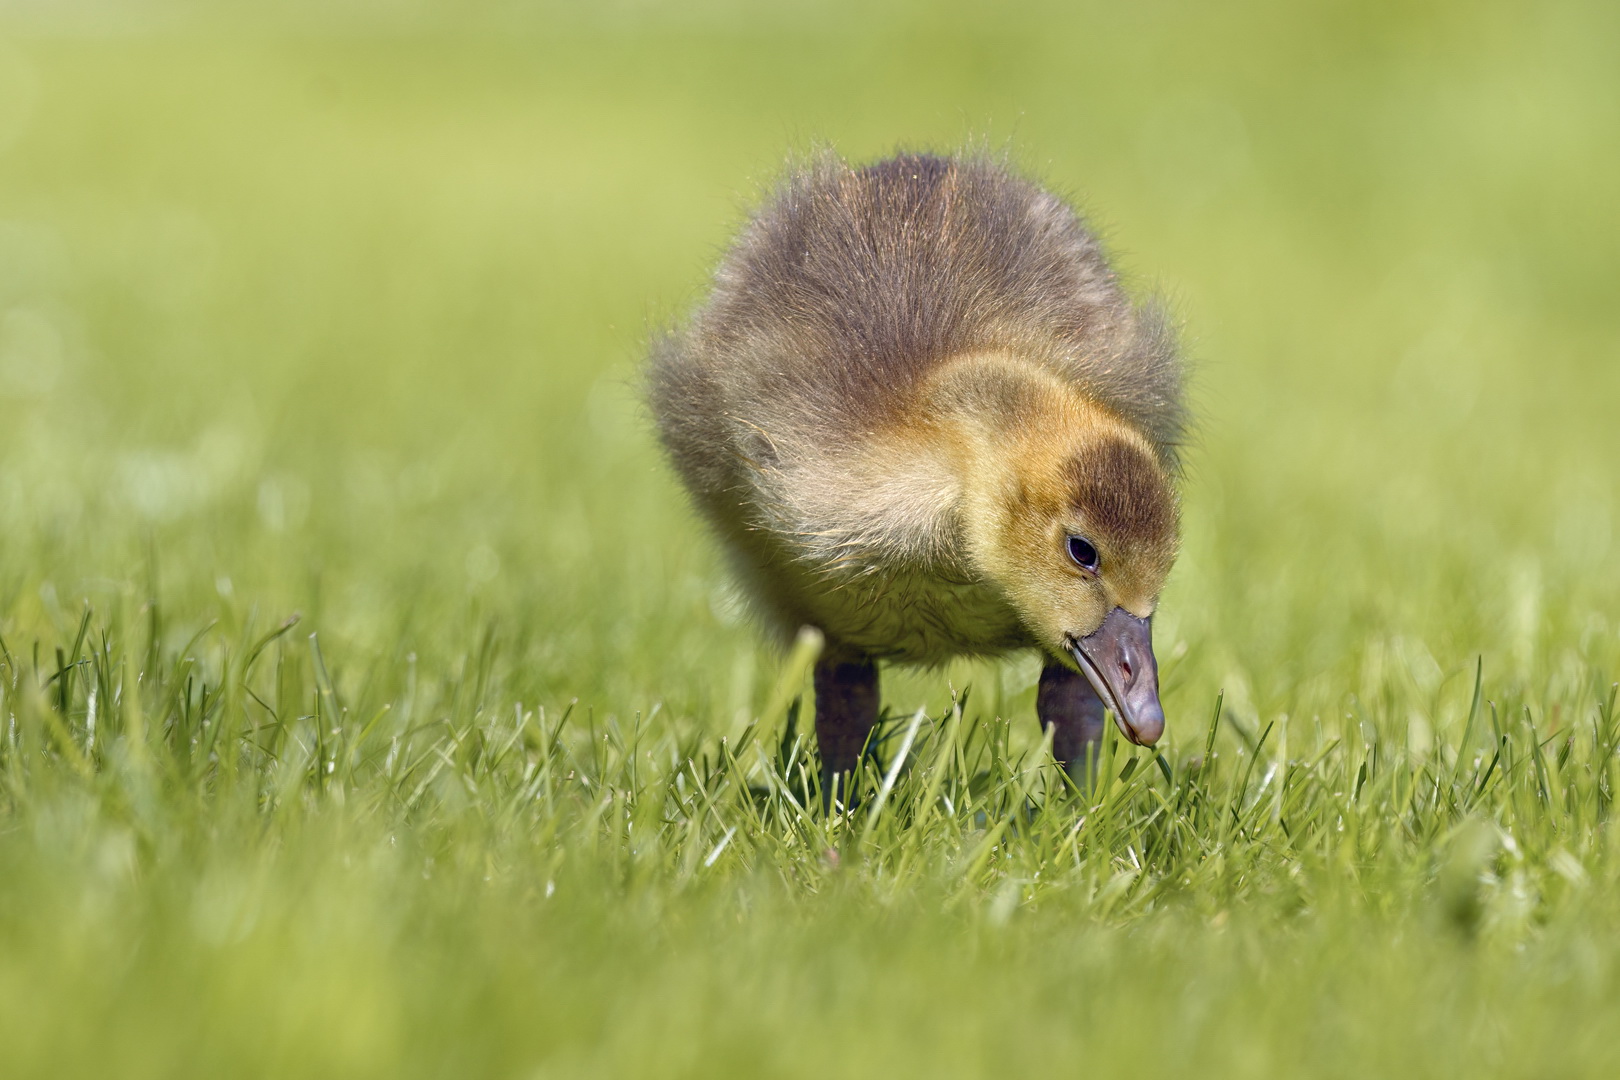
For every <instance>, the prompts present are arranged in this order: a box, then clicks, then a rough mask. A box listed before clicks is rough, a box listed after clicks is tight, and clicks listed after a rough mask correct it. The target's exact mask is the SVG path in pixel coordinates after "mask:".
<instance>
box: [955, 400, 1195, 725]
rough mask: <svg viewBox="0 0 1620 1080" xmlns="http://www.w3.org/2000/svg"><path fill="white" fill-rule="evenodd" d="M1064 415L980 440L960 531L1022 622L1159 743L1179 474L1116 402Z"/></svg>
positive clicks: (1121, 716)
mask: <svg viewBox="0 0 1620 1080" xmlns="http://www.w3.org/2000/svg"><path fill="white" fill-rule="evenodd" d="M1064 414H1065V415H1063V416H1062V417H1061V422H1060V423H1058V424H1056V425H1051V424H1050V421H1052V420H1053V419H1056V418H1053V417H1050V416H1048V417H1047V421H1048V422H1046V423H1037V424H1026V425H1018V426H1016V427H1013V428H1007V429H1002V430H1001V431H999V432H997V433H995V435H994V437H993V438H991V439H990V440H988V442H987V443H986V444H981V448H980V449H981V452H982V453H983V454H984V455H985V456H987V457H988V458H989V460H988V461H987V460H986V457H985V456H981V457H980V464H981V465H982V466H984V467H983V468H981V469H979V470H977V474H978V476H979V478H980V480H981V482H979V483H974V484H971V485H970V486H969V487H968V488H967V490H965V491H964V495H965V496H966V498H965V500H964V502H965V505H964V507H963V509H964V513H963V515H962V526H963V532H964V537H963V539H964V540H965V541H966V544H967V549H968V552H969V554H970V557H971V558H972V559H973V561H974V562H975V563H976V564H977V568H978V570H979V572H980V573H982V574H983V575H985V576H986V577H988V578H990V579H991V580H993V581H995V582H996V583H997V584H998V585H1000V587H1001V589H1002V590H1003V591H1004V592H1005V594H1006V596H1007V597H1008V599H1009V600H1010V602H1011V603H1012V605H1013V607H1014V608H1015V609H1016V610H1017V611H1018V613H1019V615H1020V616H1021V618H1022V621H1023V623H1024V626H1025V628H1026V629H1027V630H1029V632H1030V633H1031V634H1032V635H1033V636H1034V637H1035V638H1036V639H1037V640H1038V641H1040V643H1041V644H1042V645H1043V646H1044V647H1045V648H1046V649H1047V651H1049V652H1051V653H1053V654H1055V655H1057V656H1059V657H1061V658H1062V659H1063V660H1065V661H1066V662H1069V663H1071V664H1073V665H1074V666H1076V667H1078V668H1079V670H1080V671H1081V672H1083V673H1084V674H1085V676H1086V678H1087V679H1088V680H1089V681H1090V682H1091V685H1092V686H1093V688H1095V689H1096V691H1097V694H1098V696H1099V697H1100V698H1101V699H1102V701H1103V702H1104V704H1106V705H1107V706H1108V707H1109V708H1110V709H1112V710H1113V712H1114V717H1115V720H1116V722H1117V723H1118V725H1119V728H1120V731H1121V732H1122V733H1123V734H1124V735H1125V737H1126V738H1128V739H1130V740H1131V741H1132V742H1133V743H1138V744H1141V745H1144V746H1151V745H1153V744H1154V743H1155V742H1157V741H1158V739H1159V736H1160V735H1161V734H1162V733H1163V731H1164V709H1163V707H1162V706H1161V705H1160V703H1159V675H1158V665H1157V662H1156V661H1155V659H1154V656H1153V644H1152V636H1151V635H1152V629H1151V627H1152V618H1153V611H1154V608H1155V607H1156V606H1157V604H1158V600H1159V593H1160V591H1161V590H1162V589H1163V587H1164V583H1165V579H1166V577H1168V576H1169V573H1170V568H1171V565H1172V564H1173V563H1174V562H1175V558H1176V551H1177V546H1178V537H1179V525H1180V513H1179V506H1178V502H1177V498H1176V493H1175V484H1174V481H1173V478H1172V476H1171V474H1170V472H1169V470H1168V469H1167V468H1166V466H1165V465H1164V463H1163V462H1162V461H1161V459H1160V457H1159V455H1157V454H1156V453H1155V452H1154V449H1153V447H1152V445H1151V444H1150V443H1149V442H1148V441H1147V439H1146V438H1144V437H1143V436H1142V435H1141V434H1140V433H1139V432H1138V431H1136V430H1135V429H1134V428H1133V427H1131V426H1130V425H1129V424H1127V423H1126V422H1124V421H1123V420H1121V419H1119V418H1118V417H1116V416H1114V415H1113V414H1112V413H1109V412H1107V411H1106V410H1104V409H1102V408H1100V407H1095V406H1090V405H1087V404H1084V403H1081V404H1080V405H1078V406H1076V407H1072V408H1069V409H1066V410H1064ZM1051 426H1056V427H1058V430H1051Z"/></svg>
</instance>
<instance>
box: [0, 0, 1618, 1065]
mask: <svg viewBox="0 0 1620 1080" xmlns="http://www.w3.org/2000/svg"><path fill="white" fill-rule="evenodd" d="M153 11H157V9H153ZM176 11H177V12H178V13H171V16H162V14H161V12H159V13H157V14H153V13H152V12H148V13H147V15H145V16H143V17H142V19H133V21H132V17H128V16H119V19H120V20H122V21H113V15H114V12H113V11H112V9H106V10H101V9H96V8H83V9H79V13H78V14H77V15H71V16H69V15H62V16H51V15H49V14H48V13H45V12H44V11H43V9H41V10H39V11H35V10H33V9H19V10H17V11H7V12H6V13H5V16H4V20H3V22H0V25H3V27H4V30H0V521H3V522H4V528H3V529H0V640H3V642H4V649H3V650H0V723H3V725H4V731H3V736H4V737H3V738H0V1043H3V1045H4V1046H5V1047H6V1072H7V1073H8V1075H17V1076H25V1075H49V1076H72V1075H79V1074H94V1075H108V1074H113V1075H128V1076H147V1075H150V1076H159V1075H162V1076H174V1075H191V1074H195V1075H219V1074H230V1075H267V1076H268V1075H274V1076H290V1075H296V1076H326V1075H331V1076H345V1077H354V1076H429V1075H436V1076H458V1077H459V1076H483V1075H489V1076H525V1077H532V1076H552V1075H566V1076H591V1075H601V1076H623V1075H637V1074H656V1075H671V1076H674V1075H690V1076H715V1075H730V1074H742V1075H772V1076H775V1075H780V1076H800V1075H805V1076H808V1075H817V1076H824V1075H829V1074H859V1075H865V1074H876V1073H890V1074H895V1075H927V1076H954V1075H983V1074H988V1073H998V1074H1006V1075H1028V1074H1035V1073H1038V1072H1052V1071H1059V1070H1063V1071H1072V1070H1075V1069H1082V1068H1083V1069H1087V1070H1092V1069H1094V1070H1096V1071H1097V1072H1098V1073H1099V1074H1101V1073H1107V1072H1130V1073H1132V1074H1136V1075H1150V1076H1151V1075H1164V1076H1181V1075H1186V1074H1188V1073H1192V1072H1194V1071H1197V1072H1200V1073H1208V1074H1210V1075H1241V1076H1273V1075H1277V1076H1298V1075H1302V1074H1305V1075H1324V1076H1333V1075H1347V1076H1348V1075H1355V1076H1367V1075H1377V1076H1391V1075H1401V1076H1407V1075H1410V1076H1446V1077H1450V1076H1456V1075H1463V1074H1472V1075H1493V1076H1521V1075H1522V1076H1536V1077H1550V1076H1587V1075H1592V1076H1600V1075H1603V1076H1606V1075H1613V1074H1614V1073H1615V1072H1616V1071H1617V1068H1620V1051H1617V1050H1616V1049H1615V1047H1614V1044H1613V1041H1612V1040H1611V1039H1609V1038H1607V1037H1606V1035H1607V1032H1609V1031H1612V1030H1613V1029H1614V1026H1615V1024H1616V1022H1617V1021H1620V1015H1617V1012H1620V1006H1617V1005H1616V1002H1620V993H1617V990H1620V948H1617V947H1616V945H1615V941H1616V940H1617V934H1616V932H1617V931H1620V901H1617V900H1616V899H1615V898H1616V897H1617V896H1620V889H1617V885H1620V848H1617V845H1620V832H1617V826H1616V825H1615V823H1614V821H1615V819H1614V814H1613V801H1614V799H1615V796H1616V780H1617V778H1616V775H1615V773H1616V748H1617V743H1620V717H1617V714H1616V700H1615V689H1614V684H1615V680H1616V678H1617V676H1620V637H1617V635H1620V622H1617V618H1616V614H1615V613H1616V612H1617V611H1620V560H1616V559H1615V558H1614V555H1613V553H1614V534H1615V529H1616V527H1617V524H1620V501H1617V499H1616V496H1615V491H1616V488H1617V483H1616V481H1617V477H1616V468H1617V463H1620V435H1617V434H1616V432H1617V428H1616V425H1615V423H1614V418H1615V407H1616V403H1617V402H1620V374H1617V372H1620V368H1617V367H1616V365H1615V364H1614V362H1613V361H1614V353H1615V348H1616V342H1620V323H1617V321H1616V317H1615V314H1614V310H1613V303H1612V296H1613V290H1614V286H1615V284H1616V282H1617V281H1620V257H1617V255H1616V252H1615V249H1614V247H1613V245H1612V243H1610V242H1609V239H1608V237H1607V235H1606V234H1605V232H1604V230H1603V229H1602V227H1601V223H1602V222H1605V221H1608V220H1612V219H1613V218H1614V215H1615V212H1616V210H1617V209H1620V207H1617V205H1616V204H1617V201H1620V197H1617V196H1616V194H1615V192H1614V190H1613V185H1612V183H1611V182H1610V178H1611V177H1612V176H1613V175H1614V171H1615V166H1616V164H1617V162H1616V160H1615V159H1616V155H1617V154H1620V149H1617V144H1616V143H1615V141H1614V140H1613V139H1612V138H1608V137H1607V135H1606V133H1607V132H1610V131H1612V130H1613V129H1614V126H1615V123H1616V121H1617V119H1620V117H1617V115H1616V111H1617V108H1620V106H1617V105H1616V102H1620V93H1617V92H1616V91H1617V90H1620V86H1617V85H1616V84H1617V82H1620V77H1617V76H1616V74H1615V72H1614V70H1613V65H1612V62H1611V59H1610V58H1611V57H1612V55H1613V53H1614V46H1615V44H1616V43H1617V42H1616V38H1617V36H1620V34H1617V30H1620V27H1617V25H1616V22H1615V19H1614V16H1613V14H1612V13H1610V12H1609V11H1608V10H1607V9H1606V8H1604V7H1602V6H1600V5H1583V4H1575V3H1562V4H1552V5H1546V6H1543V7H1541V8H1538V9H1537V10H1536V11H1534V12H1530V11H1525V10H1520V9H1518V8H1517V7H1515V6H1513V5H1506V4H1491V3H1486V4H1468V5H1462V4H1456V5H1445V4H1440V5H1432V6H1427V7H1425V8H1423V9H1422V10H1421V11H1420V10H1416V9H1412V10H1406V9H1387V10H1378V11H1374V10H1371V9H1351V8H1343V9H1332V10H1326V9H1324V10H1315V11H1307V10H1305V9H1304V8H1298V9H1296V7H1295V6H1292V5H1281V4H1267V3H1258V2H1257V3H1253V4H1247V5H1243V6H1241V7H1229V8H1222V9H1220V10H1215V9H1209V10H1206V9H1205V8H1203V7H1198V6H1188V5H1160V6H1154V7H1133V8H1130V9H1116V8H1115V7H1114V6H1101V7H1097V8H1085V9H1079V8H1070V7H1067V6H1065V7H1063V8H1057V7H1051V8H1045V7H1040V6H1038V5H1027V6H1024V7H1022V8H1020V9H1018V10H1017V11H1011V12H1007V11H1003V12H997V13H995V14H994V15H990V14H979V13H977V12H974V11H972V10H969V9H968V8H966V7H962V8H955V7H945V8H939V9H930V10H928V11H922V10H913V9H910V8H902V7H894V8H892V9H884V10H880V11H869V10H863V9H861V8H859V7H858V6H855V5H838V4H828V5H804V6H801V7H796V8H792V9H781V10H779V11H776V12H775V13H773V14H765V13H763V12H760V11H753V10H751V9H747V8H744V7H742V6H733V5H727V4H722V3H713V4H707V5H696V6H692V7H687V8H682V9H680V10H676V9H665V8H661V7H657V6H649V7H646V8H645V9H640V8H637V9H632V8H630V7H622V8H604V9H600V10H599V11H597V12H596V13H594V14H591V13H586V12H584V11H583V10H581V11H575V10H572V9H565V8H562V7H553V8H548V7H544V6H541V7H539V8H536V9H534V10H531V11H527V12H524V13H514V11H513V10H509V9H505V8H493V7H491V8H477V9H471V11H470V13H469V12H468V11H460V12H458V13H457V14H456V15H454V16H453V17H452V16H450V15H442V16H441V15H437V14H435V13H434V12H433V11H432V10H429V9H426V8H421V9H410V10H403V9H402V10H401V11H399V12H391V11H389V10H385V9H384V8H382V7H375V8H368V9H364V10H362V9H358V8H357V9H355V10H354V11H352V12H350V13H348V14H346V15H343V14H333V13H332V12H331V11H318V10H316V9H314V8H310V9H308V10H306V11H304V12H302V13H296V12H295V13H293V14H290V15H285V16H276V17H275V18H273V19H272V18H271V17H270V16H268V15H256V14H254V13H251V12H248V11H246V10H241V9H237V8H233V7H227V6H220V7H218V8H186V9H176ZM143 20H144V21H143ZM985 135H987V136H988V137H989V138H990V139H991V140H992V141H1000V140H1004V139H1010V140H1011V142H1012V144H1013V145H1014V147H1015V152H1016V153H1017V154H1018V155H1019V157H1020V158H1021V160H1023V161H1024V162H1025V163H1026V164H1027V165H1028V166H1029V167H1030V168H1031V169H1033V170H1034V171H1036V172H1037V173H1039V174H1040V175H1041V176H1043V177H1044V178H1046V179H1047V180H1048V181H1049V182H1051V183H1052V184H1054V185H1055V186H1057V187H1059V188H1061V189H1063V190H1066V191H1069V192H1071V193H1074V194H1076V196H1077V198H1078V199H1079V201H1080V202H1081V203H1082V204H1083V205H1084V206H1085V207H1086V208H1087V209H1088V211H1090V212H1091V214H1092V216H1093V218H1094V219H1095V220H1096V221H1097V222H1098V223H1099V225H1100V226H1101V227H1102V228H1103V229H1104V231H1105V232H1106V234H1107V235H1108V236H1109V237H1110V238H1111V241H1112V243H1113V245H1114V247H1115V249H1116V251H1117V252H1118V256H1119V259H1120V261H1121V263H1122V265H1123V266H1124V268H1125V270H1126V272H1127V273H1128V274H1129V275H1130V276H1131V278H1132V280H1133V281H1134V282H1135V287H1137V288H1138V289H1143V290H1145V289H1148V288H1154V287H1157V288H1161V289H1163V290H1165V291H1167V292H1169V293H1170V295H1171V296H1172V298H1173V300H1174V302H1175V304H1176V306H1177V309H1178V310H1179V311H1180V312H1181V314H1182V316H1183V318H1184V320H1185V322H1186V325H1187V339H1188V343H1189V349H1190V351H1191V353H1192V354H1193V356H1194V357H1195V359H1196V360H1197V361H1198V364H1199V366H1198V379H1197V402H1198V409H1199V413H1200V415H1201V417H1202V420H1201V429H1200V432H1201V433H1200V436H1199V443H1198V445H1197V446H1196V447H1195V448H1194V449H1193V451H1192V454H1191V469H1190V475H1189V477H1188V483H1187V490H1186V508H1185V509H1186V525H1187V529H1186V531H1187V535H1186V541H1185V554H1184V556H1183V558H1182V561H1181V563H1180V565H1179V566H1178V568H1177V571H1176V574H1175V576H1174V578H1173V579H1172V585H1171V589H1170V591H1169V594H1168V595H1167V596H1166V598H1165V603H1164V608H1163V613H1162V615H1161V616H1160V617H1159V618H1158V619H1157V620H1156V628H1157V640H1158V647H1159V652H1160V656H1161V672H1162V678H1163V684H1164V697H1165V704H1166V708H1167V713H1168V714H1169V716H1170V725H1169V735H1168V736H1167V739H1166V742H1165V744H1164V746H1163V748H1162V750H1163V752H1162V754H1157V753H1156V754H1151V755H1150V754H1147V753H1145V752H1143V751H1140V750H1134V749H1132V748H1130V747H1128V746H1124V745H1120V744H1119V743H1117V742H1111V743H1109V744H1108V746H1107V747H1106V754H1107V757H1106V760H1105V762H1104V764H1103V768H1102V770H1101V771H1102V776H1103V780H1102V782H1100V783H1099V784H1098V786H1097V787H1095V788H1094V789H1091V790H1087V791H1083V792H1082V791H1076V790H1074V789H1073V788H1072V786H1070V785H1068V784H1066V783H1065V782H1064V781H1063V779H1062V778H1061V776H1060V775H1059V774H1058V773H1057V772H1056V771H1055V769H1054V768H1053V766H1052V765H1051V762H1050V758H1049V756H1048V755H1047V753H1046V750H1045V748H1044V747H1043V746H1042V745H1041V743H1040V739H1039V733H1038V731H1037V728H1036V725H1035V723H1034V721H1033V698H1034V679H1035V675H1036V670H1037V665H1036V664H1035V662H1034V661H1033V660H1031V659H1029V658H1018V659H1012V660H1008V661H1006V662H1003V663H996V664H990V663H965V662H964V663H961V664H957V665H953V666H952V667H950V668H949V669H948V670H946V671H943V672H933V673H915V672H893V673H889V674H888V675H886V682H885V702H886V708H887V709H888V714H889V720H888V721H887V722H886V724H885V725H884V728H883V729H882V730H883V740H884V742H883V746H882V753H881V758H882V761H883V766H882V767H879V768H874V769H873V770H872V771H871V772H870V773H869V774H868V775H867V776H865V777H864V778H863V780H862V782H863V783H864V784H865V785H866V790H867V797H866V799H865V801H864V802H863V803H862V807H861V809H859V810H858V811H856V812H853V813H851V814H848V815H831V816H829V815H825V814H822V813H821V812H820V811H819V810H816V809H815V807H817V805H818V803H819V795H818V793H817V792H816V790H815V781H814V777H815V775H816V769H815V767H814V764H813V763H814V757H813V754H814V748H813V746H812V745H810V741H809V739H808V736H807V732H806V725H805V724H804V723H802V722H801V719H800V714H801V712H802V711H803V709H804V708H805V707H807V706H808V704H809V703H808V702H807V701H806V700H805V698H804V694H805V693H806V692H807V687H806V679H805V669H806V662H807V656H808V654H807V653H806V652H805V651H804V650H801V651H800V652H797V653H795V654H794V655H793V656H790V657H777V656H773V655H770V654H769V653H767V652H765V651H763V650H762V649H761V648H760V647H759V646H758V645H757V644H756V642H755V639H754V636H753V634H752V632H751V631H750V629H749V627H748V626H747V625H746V624H744V623H743V622H742V621H741V620H740V618H739V616H738V614H737V604H736V601H735V598H734V596H733V595H732V594H731V592H730V591H729V587H728V585H727V584H726V580H725V576H724V573H723V570H722V568H721V567H720V565H719V563H718V560H717V559H716V557H715V555H714V552H713V551H712V549H711V547H710V545H709V544H708V542H707V540H706V539H705V537H704V536H703V534H702V531H701V529H700V528H699V526H698V524H697V523H696V521H695V520H694V519H693V517H692V516H691V514H690V513H689V512H688V511H687V510H686V509H685V507H684V504H683V502H682V499H681V496H680V493H679V492H678V490H677V489H676V488H675V486H674V483H673V481H672V479H671V478H670V476H669V475H668V473H667V471H666V470H665V469H664V468H663V467H662V465H661V464H660V463H659V461H658V458H657V454H656V453H655V451H654V448H653V446H652V442H651V439H650V437H649V434H648V431H647V425H646V423H645V420H644V418H643V417H641V415H640V413H639V409H638V405H637V403H636V392H635V389H634V386H635V380H636V375H635V372H636V367H637V364H638V363H639V355H640V351H641V348H642V343H643V341H644V340H645V338H646V335H647V333H648V330H649V328H650V327H651V326H654V325H657V324H658V323H660V322H662V321H664V320H667V319H669V318H674V317H678V316H679V314H680V312H681V311H683V310H685V308H686V307H687V306H689V305H690V303H692V302H693V301H694V300H695V299H696V297H697V296H698V295H699V294H700V292H701V289H702V284H703V275H704V273H705V272H706V269H707V268H708V266H710V265H711V264H712V261H713V258H714V254H715V252H716V250H717V248H718V246H719V245H721V244H723V243H724V242H725V239H726V237H727V235H728V233H729V231H730V230H731V229H732V228H733V227H734V225H735V223H736V222H737V220H738V218H739V216H740V214H741V212H742V207H743V206H745V205H746V203H747V202H748V200H749V199H750V198H751V197H752V194H751V193H752V192H753V191H755V190H756V189H757V188H758V187H759V186H760V185H762V184H764V183H766V182H767V181H768V179H769V177H770V175H771V174H772V172H773V170H774V168H775V167H776V165H775V163H776V162H778V161H779V160H780V159H781V155H782V153H783V151H784V149H785V148H786V147H788V146H791V145H795V144H799V145H802V144H803V143H804V142H807V141H809V140H811V139H813V138H819V137H825V138H827V139H830V140H831V141H833V142H835V143H836V144H837V145H838V146H840V147H841V148H843V149H845V150H846V151H847V152H849V153H851V154H853V155H855V156H874V155H876V154H880V153H882V152H884V151H886V150H888V149H890V148H891V147H892V146H893V145H894V144H895V142H896V141H905V142H909V143H912V144H946V145H948V144H951V143H953V142H956V141H959V140H960V139H962V138H964V137H967V136H985ZM807 647H808V646H807ZM805 715H808V714H807V713H806V714H805Z"/></svg>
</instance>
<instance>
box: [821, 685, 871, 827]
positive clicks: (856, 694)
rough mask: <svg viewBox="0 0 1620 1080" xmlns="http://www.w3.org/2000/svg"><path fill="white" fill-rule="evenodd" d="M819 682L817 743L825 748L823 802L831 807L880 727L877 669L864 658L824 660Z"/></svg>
mask: <svg viewBox="0 0 1620 1080" xmlns="http://www.w3.org/2000/svg"><path fill="white" fill-rule="evenodd" d="M815 682H816V742H817V744H818V745H819V746H820V747H821V791H822V801H823V803H827V802H830V801H831V799H832V796H833V790H834V788H835V787H839V786H842V785H843V784H847V783H848V777H849V774H850V773H853V772H854V771H855V766H856V765H857V764H859V763H860V760H861V751H862V750H864V749H865V747H866V740H867V737H868V736H870V735H871V734H872V725H874V724H876V723H877V718H878V673H877V665H876V664H874V663H873V662H872V661H870V660H867V659H864V658H861V659H855V660H851V659H849V658H848V657H825V656H824V657H822V659H821V660H820V661H819V662H818V663H817V664H816V673H815ZM840 778H842V780H841V779H840Z"/></svg>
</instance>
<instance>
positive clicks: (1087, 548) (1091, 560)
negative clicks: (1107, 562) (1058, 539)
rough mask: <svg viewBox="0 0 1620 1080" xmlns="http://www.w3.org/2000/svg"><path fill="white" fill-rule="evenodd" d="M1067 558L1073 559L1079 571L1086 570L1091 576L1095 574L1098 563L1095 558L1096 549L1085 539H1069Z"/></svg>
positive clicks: (1081, 537)
mask: <svg viewBox="0 0 1620 1080" xmlns="http://www.w3.org/2000/svg"><path fill="white" fill-rule="evenodd" d="M1069 558H1071V559H1073V560H1074V563H1075V565H1076V566H1078V567H1080V569H1082V570H1088V571H1090V572H1091V573H1093V574H1095V573H1096V572H1097V565H1098V563H1099V561H1100V560H1099V559H1098V557H1097V549H1096V548H1095V547H1093V546H1092V544H1091V541H1090V540H1087V539H1086V538H1085V537H1083V536H1071V537H1069Z"/></svg>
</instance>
